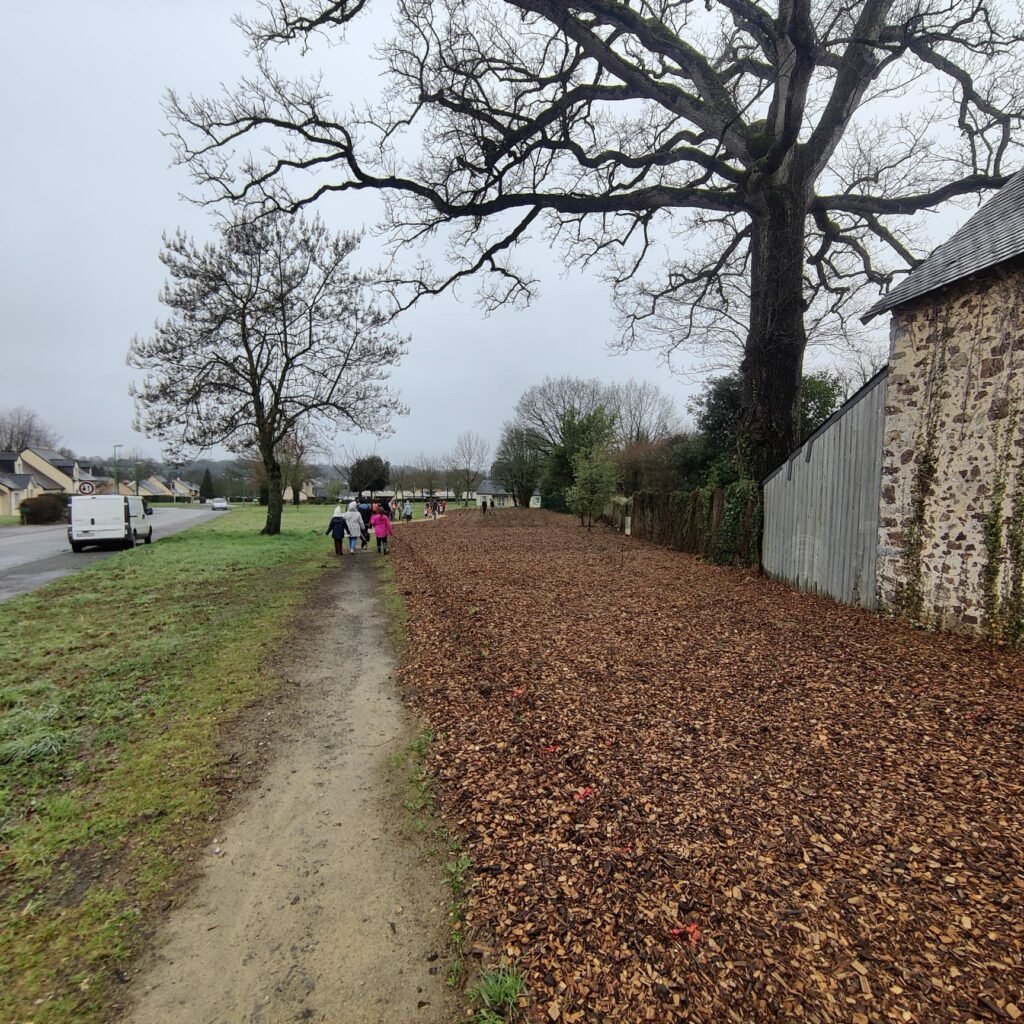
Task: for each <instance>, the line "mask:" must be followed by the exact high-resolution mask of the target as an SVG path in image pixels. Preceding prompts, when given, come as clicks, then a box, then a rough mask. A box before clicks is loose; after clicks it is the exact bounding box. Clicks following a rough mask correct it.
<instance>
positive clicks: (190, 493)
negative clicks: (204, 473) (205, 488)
mask: <svg viewBox="0 0 1024 1024" xmlns="http://www.w3.org/2000/svg"><path fill="white" fill-rule="evenodd" d="M168 486H169V487H170V489H171V494H172V497H173V498H175V499H177V498H182V499H183V500H185V501H198V500H199V485H198V484H194V483H192V481H191V480H182V479H181V477H175V478H174V479H173V480H171V481H170V482H169V484H168Z"/></svg>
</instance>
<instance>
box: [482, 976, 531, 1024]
mask: <svg viewBox="0 0 1024 1024" xmlns="http://www.w3.org/2000/svg"><path fill="white" fill-rule="evenodd" d="M525 995H526V983H525V982H524V981H523V976H522V975H521V974H520V973H519V969H518V968H517V967H515V966H513V965H509V964H505V965H503V966H501V967H499V968H497V969H496V970H487V971H483V972H482V973H481V975H480V980H479V981H478V982H477V984H476V985H474V986H473V988H472V989H471V990H470V996H471V998H472V999H473V1001H474V1002H475V1003H476V1004H477V1006H478V1009H477V1011H476V1013H475V1014H474V1016H473V1022H474V1024H506V1022H510V1021H519V1020H523V1015H522V1013H521V1012H520V1006H519V1003H520V1000H521V999H522V998H523V997H524V996H525Z"/></svg>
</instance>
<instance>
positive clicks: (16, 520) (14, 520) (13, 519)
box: [0, 516, 21, 526]
mask: <svg viewBox="0 0 1024 1024" xmlns="http://www.w3.org/2000/svg"><path fill="white" fill-rule="evenodd" d="M20 524H21V516H0V526H19V525H20Z"/></svg>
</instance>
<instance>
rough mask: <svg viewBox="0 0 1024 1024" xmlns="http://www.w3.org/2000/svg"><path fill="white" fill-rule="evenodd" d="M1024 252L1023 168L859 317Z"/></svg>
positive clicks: (871, 314)
mask: <svg viewBox="0 0 1024 1024" xmlns="http://www.w3.org/2000/svg"><path fill="white" fill-rule="evenodd" d="M1021 253H1024V171H1018V172H1017V173H1016V174H1015V175H1014V176H1013V177H1012V178H1011V179H1010V180H1009V181H1008V182H1007V183H1006V184H1005V185H1004V186H1003V187H1002V188H1001V189H1000V190H999V191H998V192H997V193H996V194H995V195H994V196H993V197H992V198H991V199H990V200H989V201H988V202H987V203H986V204H985V205H984V206H983V207H982V208H981V209H980V210H979V211H978V212H977V213H976V214H975V215H974V216H973V217H972V218H971V219H970V220H969V221H968V222H967V223H966V224H965V225H964V226H963V227H962V228H961V229H960V230H959V231H958V232H957V233H956V234H955V235H953V237H952V238H950V239H949V241H947V242H943V244H942V245H940V246H939V247H938V248H937V249H936V250H935V252H933V253H932V254H931V256H929V257H928V259H926V260H925V261H924V262H923V263H921V264H920V265H918V266H917V267H916V268H915V269H914V270H912V271H911V272H910V273H909V274H907V276H906V277H905V278H904V279H903V280H902V281H900V283H899V284H898V285H897V286H896V287H895V288H893V290H892V291H891V292H889V294H888V295H886V296H884V297H883V298H881V299H880V300H879V301H878V302H876V303H875V304H874V305H873V306H872V307H871V308H870V309H869V310H868V311H867V312H866V313H865V314H864V315H863V316H862V317H861V321H862V322H863V323H867V322H868V321H869V320H870V319H871V318H872V317H876V316H878V314H879V313H883V312H885V311H886V310H887V309H893V308H894V307H896V306H902V305H904V303H907V302H909V301H910V300H911V299H917V298H920V296H922V295H925V294H927V293H928V292H933V291H935V290H936V289H937V288H944V287H945V286H946V285H948V284H952V283H953V282H954V281H959V280H961V279H962V278H965V277H970V275H971V274H976V273H977V272H978V271H979V270H985V269H986V268H987V267H994V266H995V265H996V264H997V263H1003V262H1004V261H1005V260H1009V259H1013V257H1014V256H1019V255H1021Z"/></svg>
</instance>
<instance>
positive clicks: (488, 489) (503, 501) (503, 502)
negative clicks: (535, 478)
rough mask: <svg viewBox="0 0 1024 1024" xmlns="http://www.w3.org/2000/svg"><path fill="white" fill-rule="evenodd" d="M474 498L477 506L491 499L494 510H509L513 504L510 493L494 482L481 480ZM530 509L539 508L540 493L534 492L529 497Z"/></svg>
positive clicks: (513, 499) (512, 497) (513, 498)
mask: <svg viewBox="0 0 1024 1024" xmlns="http://www.w3.org/2000/svg"><path fill="white" fill-rule="evenodd" d="M476 497H477V504H478V505H480V504H482V503H483V502H484V501H485V500H486V501H491V500H492V499H493V501H494V507H495V508H511V507H512V506H513V505H514V504H515V497H514V496H513V494H512V492H511V491H510V490H508V488H507V487H505V486H504V485H503V484H499V483H497V482H496V481H494V480H481V481H480V483H479V484H478V485H477V488H476ZM530 508H540V491H534V492H533V494H532V495H531V497H530Z"/></svg>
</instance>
